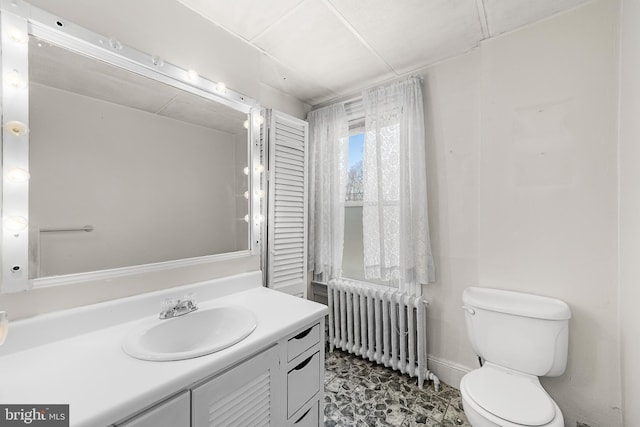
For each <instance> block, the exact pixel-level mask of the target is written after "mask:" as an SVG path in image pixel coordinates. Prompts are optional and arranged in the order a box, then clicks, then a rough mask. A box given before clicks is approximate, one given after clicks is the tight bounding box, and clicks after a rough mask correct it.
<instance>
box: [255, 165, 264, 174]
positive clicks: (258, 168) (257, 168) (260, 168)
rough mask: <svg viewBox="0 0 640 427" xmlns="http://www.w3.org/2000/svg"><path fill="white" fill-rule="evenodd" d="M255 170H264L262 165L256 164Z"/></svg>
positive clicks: (260, 171)
mask: <svg viewBox="0 0 640 427" xmlns="http://www.w3.org/2000/svg"><path fill="white" fill-rule="evenodd" d="M256 172H258V173H262V172H264V166H263V165H257V166H256Z"/></svg>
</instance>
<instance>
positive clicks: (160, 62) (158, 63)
mask: <svg viewBox="0 0 640 427" xmlns="http://www.w3.org/2000/svg"><path fill="white" fill-rule="evenodd" d="M151 63H152V64H153V65H155V66H156V67H162V66H163V65H164V61H163V60H162V58H160V57H159V56H152V57H151Z"/></svg>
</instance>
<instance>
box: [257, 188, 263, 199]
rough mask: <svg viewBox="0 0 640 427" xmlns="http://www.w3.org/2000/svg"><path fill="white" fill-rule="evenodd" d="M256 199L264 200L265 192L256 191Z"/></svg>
mask: <svg viewBox="0 0 640 427" xmlns="http://www.w3.org/2000/svg"><path fill="white" fill-rule="evenodd" d="M256 197H257V198H258V199H262V198H263V197H264V191H262V190H258V191H256Z"/></svg>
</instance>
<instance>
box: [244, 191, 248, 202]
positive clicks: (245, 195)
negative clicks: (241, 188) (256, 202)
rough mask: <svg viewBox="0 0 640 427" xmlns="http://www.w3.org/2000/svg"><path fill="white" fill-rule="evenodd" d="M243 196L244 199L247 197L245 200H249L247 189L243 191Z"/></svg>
mask: <svg viewBox="0 0 640 427" xmlns="http://www.w3.org/2000/svg"><path fill="white" fill-rule="evenodd" d="M244 198H245V199H247V200H249V192H248V191H245V192H244Z"/></svg>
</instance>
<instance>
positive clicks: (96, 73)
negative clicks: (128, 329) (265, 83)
mask: <svg viewBox="0 0 640 427" xmlns="http://www.w3.org/2000/svg"><path fill="white" fill-rule="evenodd" d="M29 79H30V82H29V115H30V117H29V120H30V135H29V136H30V151H29V162H30V174H31V178H30V183H29V192H30V194H29V204H30V206H29V215H30V217H29V223H30V225H29V232H30V234H29V264H30V265H29V267H30V268H29V278H37V277H47V276H55V275H65V274H71V273H83V272H89V271H95V270H105V269H113V268H120V267H128V266H134V265H140V264H150V263H158V262H163V261H171V260H178V259H184V258H193V257H201V256H206V255H213V254H222V253H229V252H235V251H242V250H248V249H249V224H248V223H247V222H246V221H245V215H248V214H249V205H248V203H249V201H248V200H247V198H246V197H245V194H248V193H245V192H248V191H249V186H248V177H247V175H246V174H245V173H243V169H244V168H245V167H246V166H247V165H248V164H250V161H249V153H248V147H249V138H248V134H247V133H248V132H247V129H246V123H247V120H248V115H247V114H246V113H243V112H241V111H236V110H234V109H233V108H230V107H227V106H224V105H222V104H219V103H216V102H214V101H212V100H209V99H205V98H203V97H200V96H198V95H195V94H193V93H189V92H187V91H184V90H181V89H177V88H176V87H172V86H169V85H167V84H164V83H162V82H159V81H155V80H152V79H150V78H147V77H144V76H141V75H138V74H136V73H133V72H130V71H127V70H124V69H121V68H118V67H115V66H113V65H110V64H107V63H105V62H101V61H98V60H96V59H92V58H89V57H85V56H83V55H80V54H78V53H74V52H71V51H69V50H67V49H64V48H61V47H58V46H55V45H52V44H50V43H48V42H47V41H44V40H40V39H38V38H36V37H33V36H31V37H30V42H29ZM85 226H90V228H91V229H92V230H91V231H80V230H81V229H82V227H85ZM76 229H77V230H79V231H73V230H76Z"/></svg>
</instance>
